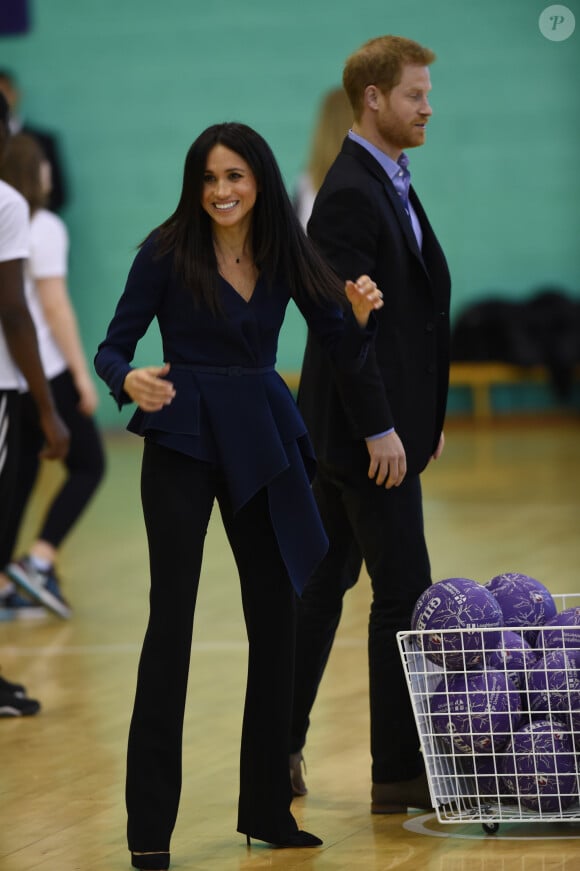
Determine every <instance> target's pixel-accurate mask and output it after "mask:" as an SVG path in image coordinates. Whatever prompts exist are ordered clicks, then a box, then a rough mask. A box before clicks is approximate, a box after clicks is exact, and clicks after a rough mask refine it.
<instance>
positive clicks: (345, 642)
mask: <svg viewBox="0 0 580 871" xmlns="http://www.w3.org/2000/svg"><path fill="white" fill-rule="evenodd" d="M140 450H141V446H140V441H139V439H137V438H135V437H131V436H125V435H122V434H117V435H111V436H108V437H107V452H108V463H109V466H108V475H107V478H106V481H105V483H104V484H103V486H102V488H101V490H100V491H99V493H98V495H97V497H96V498H95V500H94V502H93V503H92V505H91V506H90V508H89V509H88V511H87V512H86V514H85V516H84V517H83V518H82V520H81V522H80V523H79V525H78V527H77V529H76V530H75V531H74V533H73V534H72V535H71V537H70V540H69V541H68V542H67V544H66V547H65V548H64V549H63V552H62V558H61V564H60V571H61V575H62V577H63V579H64V590H65V593H66V595H67V596H68V597H69V598H70V600H71V603H72V604H73V606H74V609H75V613H74V617H73V619H72V620H71V621H70V622H63V621H60V620H58V619H57V618H52V617H48V618H47V619H44V620H42V621H26V622H24V621H19V622H11V623H1V624H0V665H1V667H2V673H3V674H4V675H5V676H6V677H8V678H9V679H12V680H19V681H22V682H24V683H25V684H26V686H27V687H28V690H29V693H30V695H32V696H34V697H36V698H38V699H39V700H40V701H41V703H42V706H43V709H42V711H41V713H40V714H39V715H38V716H36V717H30V718H23V719H20V720H17V719H4V720H0V867H1V868H2V871H122V869H127V868H129V854H128V853H127V851H126V845H125V836H124V826H125V811H124V803H123V776H124V753H125V742H126V733H127V726H128V719H129V715H130V711H131V703H132V694H133V687H134V680H135V672H136V667H137V658H138V654H139V647H140V641H141V637H142V633H143V630H144V625H145V619H146V599H147V559H146V547H145V536H144V530H143V524H142V519H141V514H140V506H139V502H138V499H139V497H138V474H139V462H140ZM57 474H58V473H57V471H56V470H55V469H54V468H53V467H50V468H48V469H47V470H46V471H45V473H44V474H43V477H42V480H41V482H40V486H39V490H40V494H39V495H40V496H42V494H43V493H46V492H47V491H48V490H49V489H50V487H51V486H53V484H54V481H55V478H56V476H57ZM423 486H424V496H425V521H426V529H427V536H428V540H429V545H430V551H431V560H432V570H433V579H434V580H439V579H440V578H444V577H450V576H457V575H464V576H467V577H472V578H475V579H476V580H480V581H486V580H488V579H489V578H491V577H492V576H493V575H494V574H497V573H499V572H502V571H521V572H524V573H527V574H530V575H533V576H534V577H537V578H538V579H540V580H542V581H543V582H544V583H545V584H546V585H547V586H548V587H549V588H550V589H551V590H552V592H557V593H565V592H568V593H576V592H580V572H579V569H578V567H579V564H580V544H579V522H580V423H579V421H578V420H575V421H574V420H572V421H571V420H569V421H567V422H566V421H564V422H560V423H557V422H555V423H551V424H550V423H541V422H537V421H533V420H529V421H527V422H525V423H524V424H521V423H520V424H518V425H515V424H507V423H505V422H502V423H492V424H490V425H486V426H485V427H475V426H473V425H472V424H469V423H465V424H460V423H453V422H452V423H450V425H449V426H448V430H447V447H446V451H445V453H444V455H443V457H442V458H441V459H440V460H439V461H438V462H437V463H435V464H433V466H432V467H431V468H430V469H429V470H428V471H427V472H426V473H425V475H424V476H423ZM37 513H38V502H35V503H34V505H33V508H32V510H31V512H30V515H29V517H28V520H27V524H26V529H25V531H24V535H23V538H22V543H21V544H22V547H25V546H26V544H27V543H28V542H29V540H30V535H31V531H32V530H33V529H34V527H35V522H36V514H37ZM368 604H369V590H368V582H367V580H366V578H365V577H363V578H361V581H360V583H359V584H358V585H357V587H356V588H355V589H354V590H353V591H352V592H351V593H350V594H349V596H348V597H347V599H346V603H345V612H344V617H343V620H342V623H341V626H340V630H339V634H338V637H337V641H336V645H335V648H334V650H333V653H332V656H331V659H330V662H329V666H328V669H327V672H326V675H325V678H324V681H323V684H322V687H321V690H320V694H319V698H318V700H317V704H316V707H315V710H314V713H313V722H312V727H311V731H310V736H309V742H308V746H307V748H306V752H305V756H306V762H307V765H308V774H307V783H308V786H309V789H310V793H309V795H308V796H307V797H305V798H303V799H299V800H296V801H295V802H294V805H293V807H294V812H295V814H296V816H297V818H298V819H299V821H300V823H301V824H302V825H303V826H304V827H305V828H307V829H308V830H310V831H313V832H315V833H316V834H318V835H320V836H321V837H322V838H323V839H324V846H323V847H322V848H321V849H319V850H306V851H300V850H294V851H292V850H272V849H270V848H268V847H267V846H266V845H263V844H256V845H254V846H252V848H251V850H248V849H247V848H246V845H245V842H244V839H243V837H242V836H241V835H238V834H237V833H236V831H235V824H236V798H237V780H238V751H239V735H240V728H241V716H242V702H243V692H244V686H245V667H246V644H245V634H244V628H243V623H242V614H241V606H240V598H239V590H238V583H237V578H236V574H235V570H234V565H233V560H232V558H231V555H230V553H229V550H228V546H227V543H226V541H225V537H224V535H223V532H222V529H221V526H220V522H219V517H215V518H214V519H213V521H212V524H211V528H210V532H209V535H208V540H207V549H206V558H205V567H204V575H203V577H202V583H201V588H200V596H199V605H198V611H197V615H196V631H195V637H194V645H193V651H192V663H191V677H190V687H189V702H188V710H187V719H186V728H185V751H184V788H183V796H182V802H181V809H180V815H179V819H178V824H177V828H176V831H175V834H174V838H173V843H172V856H173V861H172V869H176V871H265V869H286V871H292V869H297V871H357V869H361V871H362V869H364V871H419V869H420V871H504V869H506V871H507V869H509V871H577V869H578V868H580V822H560V823H553V824H547V823H533V822H532V823H525V824H523V823H512V824H509V825H508V824H502V826H500V830H499V832H498V833H497V834H496V835H494V836H489V835H485V834H484V832H483V830H482V829H481V826H480V825H479V824H471V825H469V824H452V825H442V824H439V823H438V822H437V821H436V818H435V817H434V815H423V816H421V815H419V814H414V815H409V816H405V815H400V816H393V817H378V816H371V814H370V813H369V793H370V783H369V752H368V704H367V677H366V675H367V666H366V625H367V618H368ZM159 704H160V705H163V699H159Z"/></svg>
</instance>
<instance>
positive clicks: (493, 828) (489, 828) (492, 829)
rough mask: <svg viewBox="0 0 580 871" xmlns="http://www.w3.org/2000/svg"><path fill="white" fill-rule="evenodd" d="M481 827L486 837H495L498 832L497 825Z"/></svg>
mask: <svg viewBox="0 0 580 871" xmlns="http://www.w3.org/2000/svg"><path fill="white" fill-rule="evenodd" d="M481 827H482V829H483V831H484V832H485V834H486V835H495V833H496V832H497V831H499V823H482V824H481Z"/></svg>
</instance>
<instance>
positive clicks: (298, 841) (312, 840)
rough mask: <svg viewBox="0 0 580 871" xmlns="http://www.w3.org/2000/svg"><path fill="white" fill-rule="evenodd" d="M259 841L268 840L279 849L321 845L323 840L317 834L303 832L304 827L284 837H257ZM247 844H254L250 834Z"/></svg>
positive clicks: (247, 837) (268, 842)
mask: <svg viewBox="0 0 580 871" xmlns="http://www.w3.org/2000/svg"><path fill="white" fill-rule="evenodd" d="M255 840H257V841H266V843H267V844H270V846H272V847H277V848H278V849H282V848H291V847H321V846H322V841H321V840H320V838H317V837H316V835H311V834H310V832H303V831H302V829H298V830H297V831H295V832H290V834H288V835H286V836H285V837H284V838H278V839H272V840H270V839H269V838H255ZM246 844H247V845H248V847H251V846H252V842H251V840H250V835H246Z"/></svg>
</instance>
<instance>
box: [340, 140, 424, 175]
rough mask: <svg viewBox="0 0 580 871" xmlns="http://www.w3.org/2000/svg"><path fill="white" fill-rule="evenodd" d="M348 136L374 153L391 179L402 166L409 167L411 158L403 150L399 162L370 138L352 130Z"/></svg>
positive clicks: (370, 152)
mask: <svg viewBox="0 0 580 871" xmlns="http://www.w3.org/2000/svg"><path fill="white" fill-rule="evenodd" d="M348 138H349V139H352V140H353V141H354V142H358V144H359V145H362V147H363V148H366V150H367V151H368V152H369V154H372V156H373V157H374V158H375V160H376V161H377V163H379V164H380V165H381V166H382V168H383V169H384V170H385V172H386V173H387V175H388V176H389V178H390V179H391V181H392V180H393V179H394V177H395V176H396V175H397V173H398V172H399V170H400V169H401V168H403V169H407V167H408V165H409V158H408V157H407V155H406V154H405V152H404V151H403V152H402V154H401V156H400V157H399V160H398V162H397V161H396V160H393V159H392V158H391V157H389V155H388V154H385V152H384V151H381V150H380V148H377V147H376V145H373V144H372V143H371V142H369V141H368V139H363V137H362V136H359V135H358V133H353V131H352V130H349V131H348Z"/></svg>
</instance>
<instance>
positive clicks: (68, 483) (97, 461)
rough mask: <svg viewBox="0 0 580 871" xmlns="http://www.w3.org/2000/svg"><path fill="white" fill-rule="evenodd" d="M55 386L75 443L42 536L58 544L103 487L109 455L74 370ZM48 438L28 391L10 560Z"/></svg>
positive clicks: (8, 538) (8, 542)
mask: <svg viewBox="0 0 580 871" xmlns="http://www.w3.org/2000/svg"><path fill="white" fill-rule="evenodd" d="M50 387H51V390H52V395H53V397H54V402H55V405H56V407H57V409H58V413H59V414H60V416H61V418H62V419H63V420H64V422H65V423H66V425H67V427H68V430H69V433H70V444H69V450H68V453H67V455H66V457H65V459H64V461H63V463H64V466H65V469H66V478H65V480H64V482H63V485H62V487H60V489H59V490H58V492H57V493H56V495H55V496H54V498H53V499H52V500H51V502H50V505H49V506H48V508H47V511H46V514H45V517H44V519H43V522H42V526H41V528H40V529H39V531H38V534H37V538H40V539H42V540H43V541H47V542H49V544H51V545H52V546H53V547H54V548H58V547H59V546H60V545H61V543H62V541H63V539H64V538H65V536H66V535H67V534H68V533H69V532H70V530H71V529H72V527H73V526H74V525H75V523H76V522H77V520H78V519H79V517H80V515H81V513H82V512H83V510H84V509H85V508H86V506H87V504H88V502H89V501H90V499H91V497H92V496H93V494H94V492H95V490H96V489H97V487H98V485H99V483H100V481H101V479H102V477H103V474H104V470H105V458H104V452H103V446H102V442H101V437H100V434H99V431H98V430H97V427H96V425H95V421H94V420H93V418H92V417H87V416H86V415H85V414H82V413H81V412H80V411H79V409H78V402H79V394H78V392H77V389H76V387H75V386H74V382H73V379H72V376H71V374H70V372H69V371H68V370H67V371H65V372H63V373H62V374H61V375H57V377H56V378H52V379H51V381H50ZM44 443H45V437H44V433H43V432H42V429H41V428H40V424H39V420H38V410H37V408H36V403H35V402H34V400H33V398H32V396H31V394H30V393H24V394H23V395H22V399H21V409H20V450H19V453H18V464H17V473H16V474H17V486H16V491H15V494H14V500H13V503H12V511H11V514H10V517H9V519H8V521H7V526H6V529H5V540H4V545H5V548H6V561H8V560H9V559H10V558H11V557H12V556H13V555H14V554H13V550H14V547H15V545H16V541H17V539H18V532H19V530H20V525H21V522H22V517H23V515H24V512H25V510H26V506H27V504H28V500H29V499H30V495H31V493H32V490H33V488H34V484H35V482H36V479H37V477H38V470H39V468H40V460H39V458H38V452H39V451H40V449H41V448H42V446H43V444H44ZM4 564H5V563H2V564H1V565H0V568H1V567H2V566H3V565H4Z"/></svg>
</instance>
